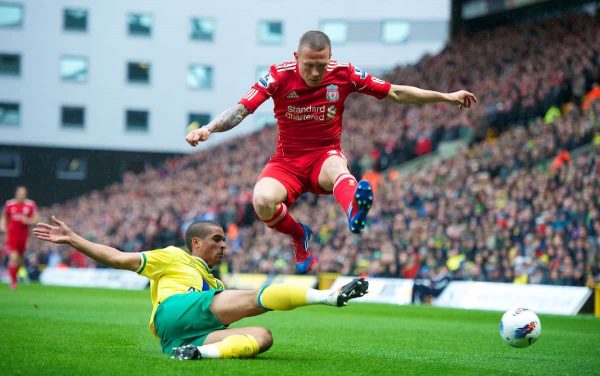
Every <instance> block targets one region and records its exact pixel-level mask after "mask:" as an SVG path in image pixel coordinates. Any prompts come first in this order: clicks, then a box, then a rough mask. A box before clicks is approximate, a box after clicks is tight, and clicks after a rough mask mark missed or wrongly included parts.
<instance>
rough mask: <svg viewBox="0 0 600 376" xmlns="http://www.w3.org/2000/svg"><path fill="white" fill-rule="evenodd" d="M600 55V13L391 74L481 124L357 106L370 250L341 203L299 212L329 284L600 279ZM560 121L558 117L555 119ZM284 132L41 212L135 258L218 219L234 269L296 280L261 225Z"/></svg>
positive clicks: (514, 33)
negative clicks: (597, 91)
mask: <svg viewBox="0 0 600 376" xmlns="http://www.w3.org/2000/svg"><path fill="white" fill-rule="evenodd" d="M483 41H485V42H483ZM599 46H600V26H599V25H598V24H597V23H595V22H594V19H593V18H592V16H590V15H587V14H576V15H569V16H566V17H562V18H554V19H550V20H546V21H543V22H540V23H535V24H523V25H517V26H509V27H501V28H497V29H495V30H493V31H486V32H482V33H479V34H474V35H463V36H460V37H458V38H457V39H455V40H453V41H452V42H451V43H450V44H449V45H448V46H447V48H445V49H444V51H442V52H441V53H440V54H438V55H435V56H427V57H425V58H423V59H422V60H421V61H420V62H419V63H418V64H416V65H412V66H406V67H398V68H397V69H395V70H394V71H393V72H392V73H391V74H390V75H389V76H386V77H385V78H386V79H388V80H390V81H392V82H399V83H405V84H407V85H418V86H420V87H431V88H435V89H437V90H441V91H449V90H452V89H455V88H456V87H467V88H469V90H471V91H472V92H474V93H476V94H477V95H478V96H479V99H480V104H479V105H478V106H477V107H475V109H474V110H473V111H453V110H449V109H448V108H447V107H445V105H439V106H437V105H430V106H423V107H414V106H413V107H402V106H394V105H389V104H387V103H385V102H376V101H373V100H370V99H365V98H362V97H359V96H356V97H354V98H351V99H350V101H349V103H348V104H347V112H346V119H345V123H344V126H345V127H346V130H345V139H344V140H343V145H344V146H345V149H346V152H347V155H348V156H350V158H351V166H352V168H353V172H355V173H356V174H358V175H366V176H368V178H369V179H370V180H371V181H372V182H373V183H374V184H373V185H374V186H375V189H376V195H377V197H376V205H375V207H374V208H373V211H372V214H371V217H370V221H371V224H370V226H369V228H368V230H367V231H366V232H365V233H364V234H363V235H362V236H361V237H356V236H355V235H352V234H351V233H350V232H349V231H348V229H347V228H346V227H347V224H346V222H345V218H341V216H340V211H339V208H338V207H337V206H336V204H335V202H334V201H333V200H332V199H331V198H330V197H316V196H313V195H307V196H304V197H303V198H302V199H301V200H300V201H299V202H298V203H297V204H296V206H295V207H294V209H293V212H294V215H295V216H296V217H297V218H299V219H300V220H301V221H303V220H304V221H305V220H307V219H308V218H310V221H309V223H310V225H311V227H312V228H313V231H314V232H315V234H316V236H315V240H314V241H313V245H312V248H313V250H314V251H315V253H316V254H317V255H318V257H319V263H318V266H317V271H335V272H340V273H343V274H360V273H368V274H369V275H371V276H392V277H404V278H415V277H417V276H418V275H420V273H422V272H423V271H424V270H430V269H431V268H435V267H436V266H438V265H442V264H445V265H447V267H448V269H449V270H450V272H451V273H452V275H453V278H454V279H463V280H475V281H481V280H486V281H503V282H515V283H548V284H560V285H583V284H585V283H586V282H591V281H596V282H600V257H599V256H598V253H599V249H598V248H599V246H600V202H599V201H598V200H599V198H600V181H599V180H600V177H599V173H600V157H599V156H598V148H599V146H598V145H596V146H590V145H592V140H593V138H594V135H595V134H598V132H599V131H600V120H599V119H600V102H598V101H593V102H590V103H588V102H586V103H587V105H588V109H587V110H582V109H581V107H580V104H581V102H582V101H583V98H584V96H585V95H586V93H588V92H589V91H590V90H592V88H593V84H594V83H599V82H600V49H599ZM550 108H556V109H558V112H556V111H554V112H553V115H552V116H548V117H547V119H545V118H544V115H545V114H546V113H547V112H548V110H549V109H550ZM545 120H546V121H545ZM242 126H243V125H242ZM276 133H277V130H276V128H275V127H267V128H265V129H264V130H262V131H260V132H258V133H254V134H251V135H249V136H247V137H245V138H243V139H236V140H233V141H229V142H226V143H224V144H222V145H219V146H217V147H215V148H213V149H211V150H209V151H201V152H198V153H196V154H193V155H189V156H186V157H183V158H178V159H170V160H167V161H165V163H164V164H163V165H162V166H161V167H160V168H156V169H155V168H147V169H146V170H145V171H144V172H143V173H141V174H139V175H135V174H132V173H127V174H125V175H124V176H123V181H122V183H115V184H113V185H111V186H109V187H107V188H105V189H104V190H101V191H94V192H91V193H89V194H86V195H84V196H82V197H79V198H77V199H74V200H71V201H69V202H66V203H63V204H58V205H54V206H52V207H49V208H43V209H42V211H41V215H42V217H43V218H44V217H47V216H48V215H49V214H50V213H52V214H55V215H57V216H59V217H62V218H63V219H65V220H67V221H68V222H70V223H72V224H73V225H74V226H76V227H77V228H78V230H79V231H80V232H81V233H83V234H85V235H86V236H87V237H89V238H91V239H94V240H95V241H97V242H100V243H105V244H111V245H113V246H115V247H117V248H120V249H122V250H124V251H127V252H137V251H141V250H147V249H153V248H158V247H162V246H164V245H167V244H172V243H177V239H178V235H179V233H180V232H181V230H182V229H184V228H185V226H186V224H188V223H189V222H190V221H192V220H195V219H213V220H216V221H218V222H220V223H222V224H223V225H224V226H225V228H227V237H228V238H229V244H230V249H229V252H228V255H227V257H226V263H225V266H224V269H226V270H227V271H230V272H261V273H289V272H291V271H292V269H291V268H292V262H291V257H292V251H291V249H290V246H289V244H288V240H287V238H285V237H283V236H281V235H279V234H278V233H276V232H273V231H271V230H269V229H268V228H266V226H264V224H262V223H261V222H259V221H256V220H255V214H254V212H253V209H252V200H251V194H252V187H253V185H254V182H255V180H256V177H257V175H258V172H259V171H260V169H261V168H262V166H263V165H264V164H265V162H266V161H267V159H268V157H269V156H270V154H271V152H272V151H273V149H274V146H275V139H276ZM490 135H492V136H490ZM462 137H470V138H471V139H472V142H473V144H472V147H471V148H469V149H468V150H467V151H464V152H460V153H459V154H457V155H456V156H455V157H453V158H450V159H445V160H442V159H437V160H435V162H434V164H433V165H432V166H431V167H429V168H427V169H425V170H421V171H418V172H416V173H413V174H410V175H408V176H403V177H402V178H401V177H400V175H399V174H398V172H397V170H396V166H398V165H400V164H401V163H403V162H406V161H408V160H411V159H413V158H415V157H416V156H418V155H423V154H427V153H428V152H430V151H432V150H435V149H436V148H437V147H438V145H439V144H440V143H441V142H444V141H448V140H455V139H459V138H462ZM182 142H183V140H182ZM361 151H362V152H361ZM365 151H367V152H365ZM574 151H575V152H574ZM32 250H33V251H34V252H32V253H31V256H30V259H29V260H28V261H29V264H30V265H32V266H34V267H35V265H38V264H44V265H51V266H58V265H68V266H75V267H90V266H94V265H93V264H92V261H90V260H89V259H86V258H85V257H83V256H81V255H80V254H78V253H76V252H72V251H71V250H69V249H66V248H61V247H55V246H53V245H51V244H50V243H43V244H42V243H41V242H38V241H34V242H32Z"/></svg>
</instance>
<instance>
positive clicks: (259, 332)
mask: <svg viewBox="0 0 600 376" xmlns="http://www.w3.org/2000/svg"><path fill="white" fill-rule="evenodd" d="M255 330H256V333H255V334H254V338H256V342H258V346H259V348H260V352H264V351H267V350H268V349H270V348H271V346H272V345H273V335H272V334H271V331H270V330H269V329H267V328H263V327H257V328H255Z"/></svg>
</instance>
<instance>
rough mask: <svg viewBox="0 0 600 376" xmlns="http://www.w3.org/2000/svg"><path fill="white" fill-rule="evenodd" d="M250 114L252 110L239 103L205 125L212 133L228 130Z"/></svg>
mask: <svg viewBox="0 0 600 376" xmlns="http://www.w3.org/2000/svg"><path fill="white" fill-rule="evenodd" d="M248 115H250V111H248V109H247V108H246V107H245V106H244V105H242V104H237V105H235V106H233V107H231V108H228V109H227V110H225V111H223V112H222V113H220V114H219V116H217V117H216V118H215V119H214V120H213V121H211V122H210V123H208V124H207V125H205V127H206V128H208V130H209V131H210V133H213V132H226V131H228V130H230V129H232V128H235V127H236V126H237V125H238V124H240V123H241V122H242V120H244V119H245V118H246V116H248Z"/></svg>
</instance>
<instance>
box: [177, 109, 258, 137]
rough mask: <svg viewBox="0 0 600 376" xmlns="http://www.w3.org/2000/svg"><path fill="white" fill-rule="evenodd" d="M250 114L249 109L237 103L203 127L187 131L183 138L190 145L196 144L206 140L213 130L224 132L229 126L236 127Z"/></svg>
mask: <svg viewBox="0 0 600 376" xmlns="http://www.w3.org/2000/svg"><path fill="white" fill-rule="evenodd" d="M249 114H250V111H248V109H247V108H246V107H245V106H244V105H242V104H237V105H235V106H233V107H231V108H228V109H227V110H225V111H223V112H222V113H221V114H219V116H217V117H216V118H215V119H214V120H213V121H211V122H210V123H208V124H206V125H205V126H203V127H200V128H198V129H195V130H193V131H191V132H190V133H188V135H187V136H186V137H185V140H186V141H187V142H188V144H190V145H192V146H196V145H198V143H199V142H202V141H206V140H208V136H210V134H211V133H214V132H226V131H228V130H230V129H231V128H234V127H236V126H237V125H238V124H239V123H241V122H242V120H244V119H245V118H246V116H248V115H249Z"/></svg>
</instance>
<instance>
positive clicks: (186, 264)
mask: <svg viewBox="0 0 600 376" xmlns="http://www.w3.org/2000/svg"><path fill="white" fill-rule="evenodd" d="M52 222H53V224H47V223H38V224H37V225H36V227H35V228H34V230H33V233H34V235H35V236H36V237H38V238H39V239H41V240H45V241H49V242H53V243H58V244H68V245H70V246H71V247H73V248H75V249H77V250H79V251H80V252H82V253H83V254H85V255H87V256H88V257H91V258H92V259H94V260H96V261H98V262H100V263H103V264H105V265H109V266H112V267H114V268H118V269H126V270H131V271H135V272H137V273H138V274H140V275H143V276H145V277H147V278H148V279H149V280H150V293H151V299H152V305H153V309H152V314H151V316H150V330H151V331H152V332H153V333H154V334H155V335H156V336H158V337H159V338H160V343H161V347H162V351H163V352H164V353H165V354H170V355H172V357H173V358H175V359H180V360H188V359H201V358H251V357H254V356H256V355H257V354H259V353H261V352H264V351H266V350H268V349H269V348H270V347H271V345H272V343H273V337H272V336H271V332H270V331H269V330H268V329H267V328H263V327H243V328H233V329H228V328H227V326H228V325H229V324H232V323H234V322H236V321H238V320H240V319H243V318H244V317H250V316H256V315H260V314H262V313H265V312H268V311H270V310H280V311H287V310H291V309H294V308H297V307H301V306H305V305H310V304H325V305H331V306H337V307H341V306H344V305H346V303H347V302H348V300H350V299H353V298H357V297H360V296H363V295H364V294H366V293H367V288H368V282H367V281H366V280H365V279H364V278H356V279H354V280H353V281H352V282H350V283H349V284H347V285H345V286H343V287H342V288H341V289H340V290H315V289H311V288H306V287H299V286H293V285H287V284H277V285H269V286H266V287H263V288H262V289H258V290H225V286H224V285H223V282H221V281H220V280H218V279H217V278H215V277H214V276H213V274H212V268H213V267H214V266H215V265H217V264H218V263H219V262H220V261H221V258H222V257H223V253H224V252H225V249H226V248H227V245H226V243H225V233H224V232H223V228H222V227H221V226H219V225H218V224H217V223H214V222H211V221H202V222H195V223H193V224H191V225H190V226H189V227H188V229H187V230H186V234H185V242H186V246H187V248H188V249H189V250H190V253H188V252H186V251H184V250H183V249H181V248H178V247H174V246H169V247H166V248H162V249H155V250H152V251H146V252H141V253H125V252H121V251H119V250H118V249H115V248H112V247H109V246H106V245H102V244H98V243H93V242H91V241H89V240H86V239H84V238H83V237H81V236H80V235H78V234H77V233H75V232H74V231H73V230H71V229H70V228H69V227H68V226H67V225H66V224H65V222H63V221H60V220H59V219H57V218H56V217H54V216H53V217H52Z"/></svg>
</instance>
